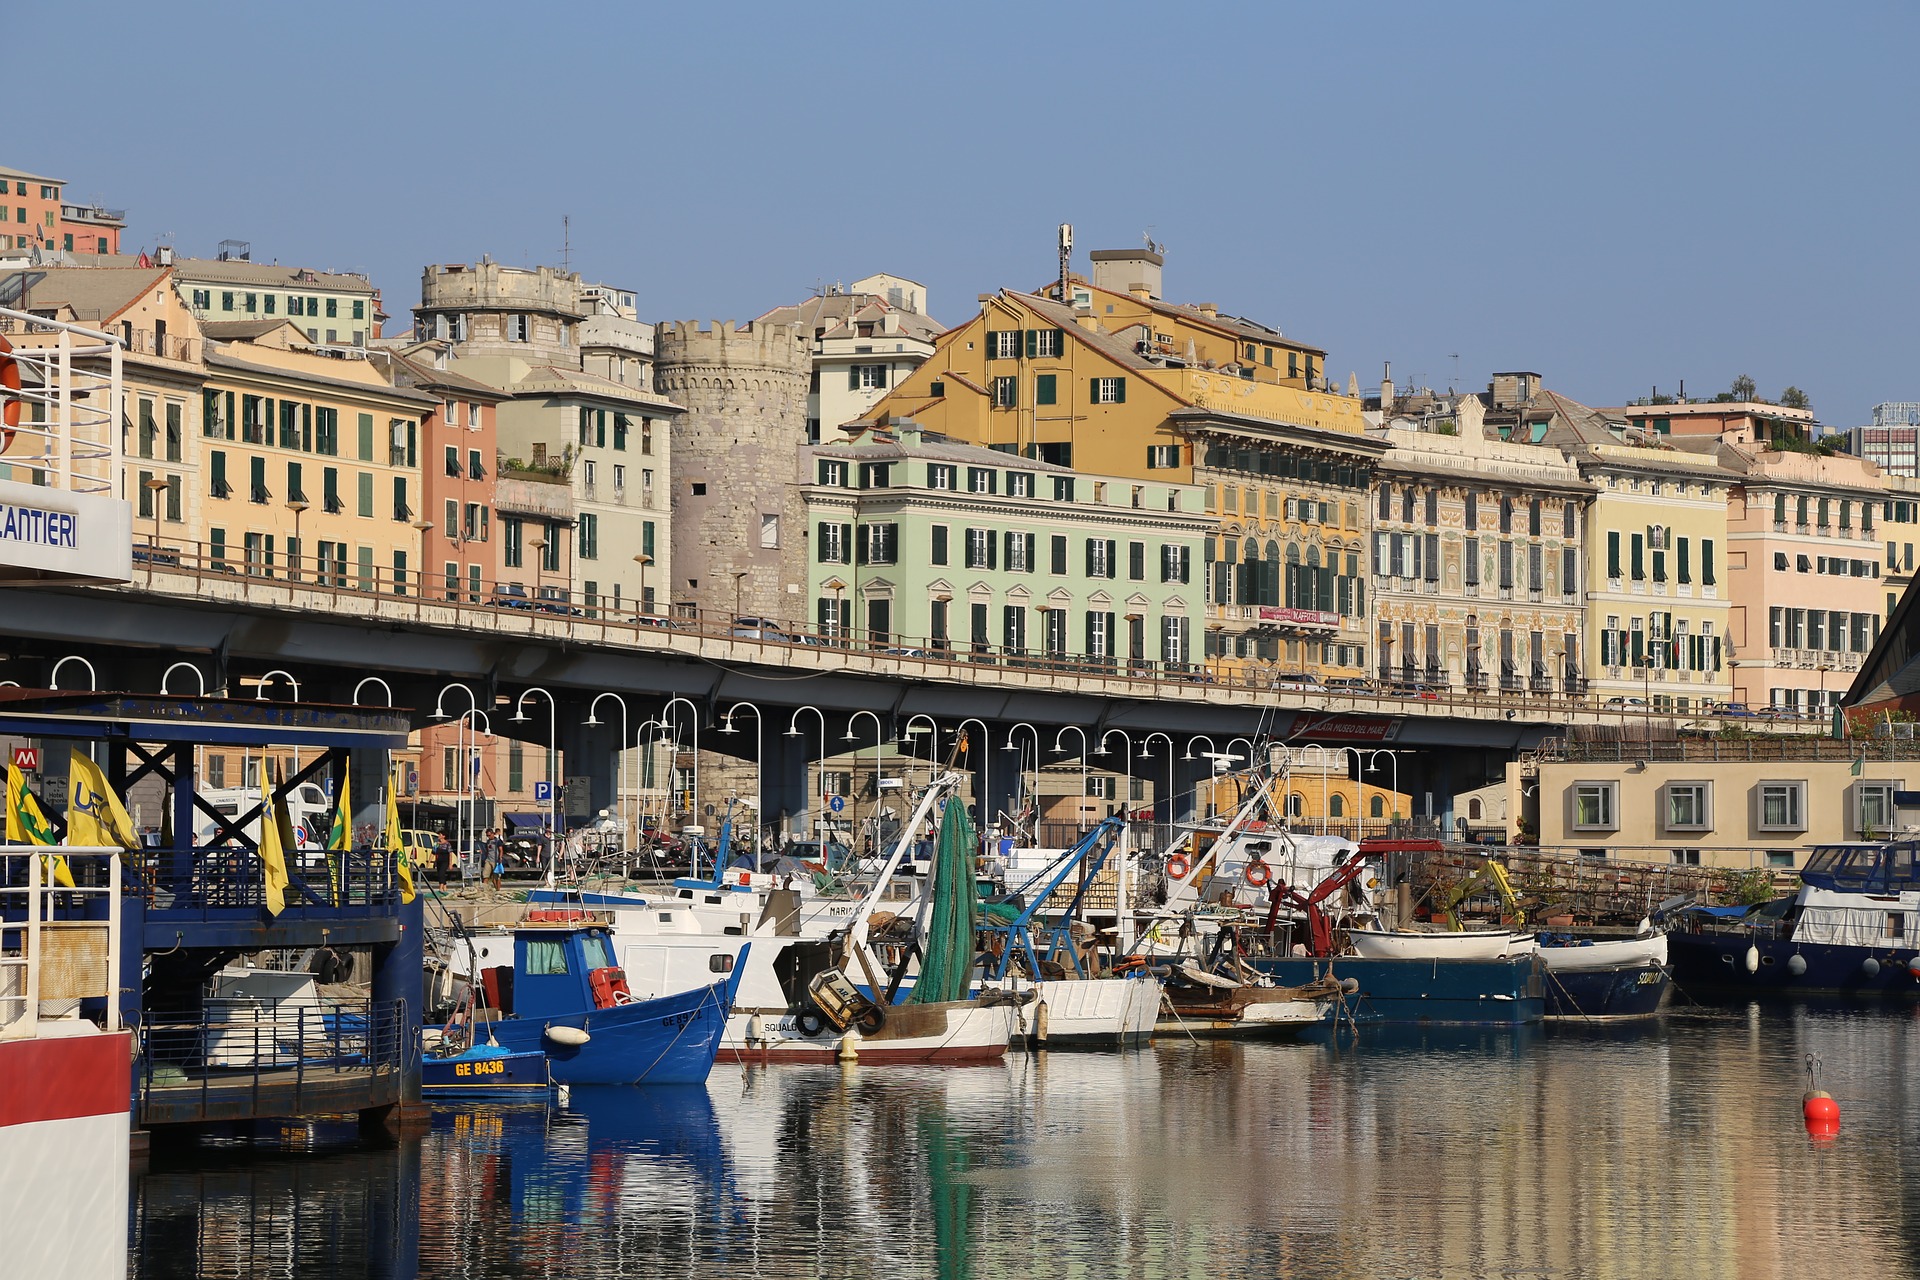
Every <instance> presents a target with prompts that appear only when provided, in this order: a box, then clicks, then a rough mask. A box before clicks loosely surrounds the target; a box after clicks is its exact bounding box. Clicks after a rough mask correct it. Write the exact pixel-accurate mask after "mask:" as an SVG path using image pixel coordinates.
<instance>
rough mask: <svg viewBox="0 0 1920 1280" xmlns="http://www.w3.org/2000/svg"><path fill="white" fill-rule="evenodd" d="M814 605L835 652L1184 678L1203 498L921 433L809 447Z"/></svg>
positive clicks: (1200, 599) (910, 426) (899, 430)
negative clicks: (889, 652) (1167, 673)
mask: <svg viewBox="0 0 1920 1280" xmlns="http://www.w3.org/2000/svg"><path fill="white" fill-rule="evenodd" d="M801 467H802V472H801V495H802V503H803V505H804V508H805V511H806V516H807V522H806V528H807V538H806V544H805V545H806V555H807V574H806V582H807V593H808V598H809V600H810V601H811V610H810V618H811V620H812V623H813V631H814V634H815V635H816V636H817V637H819V638H821V639H824V640H826V641H828V642H830V643H856V644H862V645H873V646H876V647H880V648H890V649H901V650H908V651H914V650H924V651H925V652H927V653H928V654H932V655H941V654H952V655H954V656H960V657H970V658H971V659H973V660H974V661H980V662H1001V661H1005V662H1012V663H1037V662H1047V663H1059V664H1061V665H1063V666H1086V667H1090V668H1094V669H1103V670H1110V669H1116V668H1122V667H1124V669H1128V670H1140V671H1153V670H1161V669H1166V670H1172V671H1185V670H1188V669H1190V668H1192V667H1193V666H1195V665H1196V664H1197V662H1198V657H1199V651H1200V647H1201V646H1200V637H1199V635H1197V634H1196V632H1198V631H1199V630H1200V628H1201V627H1202V626H1203V625H1204V621H1203V620H1204V616H1205V615H1204V589H1205V584H1204V583H1203V581H1202V574H1201V555H1202V548H1203V546H1204V542H1205V538H1206V533H1207V530H1208V528H1209V526H1210V517H1209V516H1208V515H1207V514H1206V512H1205V510H1204V505H1205V503H1204V495H1203V492H1202V490H1201V488H1200V487H1199V486H1197V485H1191V484H1175V483H1170V482H1162V481H1149V482H1141V481H1136V480H1129V479H1124V478H1116V477H1109V476H1097V475H1087V474H1082V473H1078V472H1075V471H1073V470H1071V469H1069V468H1067V467H1062V466H1055V465H1053V464H1050V463H1044V462H1038V461H1033V460H1029V459H1024V458H1020V457H1018V456H1016V455H1014V454H1011V453H1002V452H999V451H997V450H993V449H986V448H982V447H980V446H977V445H968V444H960V443H958V442H955V441H952V440H949V439H947V438H945V437H943V436H938V435H935V434H933V433H931V432H925V431H922V430H921V429H920V428H919V427H918V426H916V425H915V424H914V423H912V422H905V421H898V422H893V423H890V424H888V425H887V426H886V427H869V428H866V429H864V430H861V431H859V432H857V433H855V434H853V435H852V436H851V437H850V438H848V439H847V440H844V441H841V442H838V443H834V444H823V445H817V446H812V447H809V448H805V449H802V450H801Z"/></svg>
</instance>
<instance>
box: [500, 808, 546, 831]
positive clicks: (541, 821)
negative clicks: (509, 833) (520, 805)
mask: <svg viewBox="0 0 1920 1280" xmlns="http://www.w3.org/2000/svg"><path fill="white" fill-rule="evenodd" d="M505 816H506V819H507V825H508V826H510V827H544V826H546V825H547V819H548V817H550V816H551V815H549V814H548V813H547V811H546V810H545V809H542V810H540V811H539V812H537V813H509V814H507V815H505Z"/></svg>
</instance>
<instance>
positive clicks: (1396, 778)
mask: <svg viewBox="0 0 1920 1280" xmlns="http://www.w3.org/2000/svg"><path fill="white" fill-rule="evenodd" d="M1381 756H1385V757H1386V758H1387V763H1388V764H1390V765H1391V766H1393V803H1394V805H1395V806H1396V810H1395V811H1396V812H1397V811H1398V810H1397V806H1398V805H1399V803H1400V753H1399V752H1397V751H1393V750H1390V749H1389V748H1386V747H1381V748H1380V749H1378V750H1376V751H1369V752H1367V772H1368V773H1378V772H1380V757H1381ZM1354 759H1355V760H1356V761H1357V760H1358V759H1359V754H1358V752H1356V753H1355V756H1354ZM1407 808H1408V810H1409V811H1411V810H1412V808H1413V806H1412V805H1408V806H1407ZM1389 816H1391V815H1389ZM1363 829H1364V828H1363Z"/></svg>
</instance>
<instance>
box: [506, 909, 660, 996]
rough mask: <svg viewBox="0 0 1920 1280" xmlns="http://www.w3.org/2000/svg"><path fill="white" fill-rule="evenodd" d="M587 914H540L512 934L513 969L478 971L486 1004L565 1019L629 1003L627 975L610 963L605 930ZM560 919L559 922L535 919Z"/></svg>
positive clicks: (561, 912) (610, 945)
mask: <svg viewBox="0 0 1920 1280" xmlns="http://www.w3.org/2000/svg"><path fill="white" fill-rule="evenodd" d="M585 915H586V913H584V912H576V911H541V912H533V913H530V918H529V919H527V920H525V921H523V922H522V923H521V924H519V925H518V926H516V927H515V929H514V931H513V965H512V967H511V968H509V967H507V966H505V965H499V966H496V967H493V968H487V969H482V970H481V971H480V978H481V982H482V984H483V986H484V989H485V991H486V995H487V1003H488V1005H490V1006H491V1007H493V1008H495V1009H498V1010H500V1012H501V1013H504V1014H507V1015H509V1016H513V1017H520V1018H549V1017H564V1016H566V1015H569V1014H575V1013H579V1012H580V1011H581V1010H583V1009H608V1008H612V1007H613V1006H614V1005H616V1004H627V1003H629V1002H631V1001H632V999H633V994H632V993H631V992H630V991H629V990H628V989H627V975H626V974H625V973H624V972H623V971H622V970H621V968H620V966H619V965H617V964H615V963H614V958H613V942H612V940H611V938H610V937H609V935H608V932H607V926H606V925H605V923H603V922H600V921H591V922H589V921H587V920H586V919H585V918H584V917H585ZM537 916H560V917H563V918H562V919H558V920H554V919H535V918H531V917H537Z"/></svg>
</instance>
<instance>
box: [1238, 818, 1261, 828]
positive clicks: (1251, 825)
mask: <svg viewBox="0 0 1920 1280" xmlns="http://www.w3.org/2000/svg"><path fill="white" fill-rule="evenodd" d="M1240 829H1241V830H1242V831H1265V830H1266V829H1267V824H1266V823H1264V822H1261V821H1259V820H1258V819H1255V820H1254V821H1252V822H1249V823H1247V824H1246V825H1245V826H1243V827H1241V828H1240Z"/></svg>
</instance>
